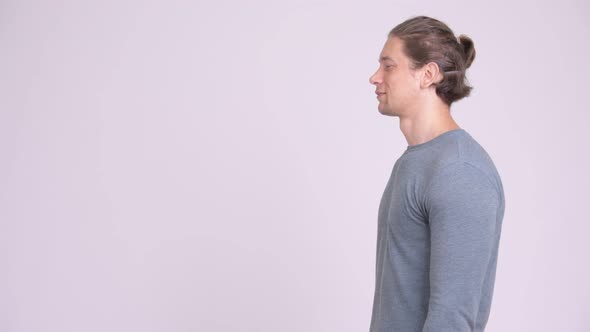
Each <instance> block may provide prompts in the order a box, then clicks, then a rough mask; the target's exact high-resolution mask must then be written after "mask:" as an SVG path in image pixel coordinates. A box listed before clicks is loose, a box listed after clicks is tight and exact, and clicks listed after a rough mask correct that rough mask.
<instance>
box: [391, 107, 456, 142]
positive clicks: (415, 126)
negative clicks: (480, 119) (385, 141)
mask: <svg viewBox="0 0 590 332" xmlns="http://www.w3.org/2000/svg"><path fill="white" fill-rule="evenodd" d="M436 99H438V100H436ZM436 99H435V100H433V101H431V102H427V103H424V104H423V105H420V106H421V107H418V108H417V109H414V110H412V112H408V113H409V115H407V116H404V117H400V129H401V131H402V133H403V134H404V136H405V137H406V141H407V142H408V145H410V146H412V145H416V144H421V143H424V142H427V141H430V140H431V139H433V138H435V137H437V136H438V135H440V134H442V133H444V132H447V131H449V130H453V129H458V128H460V127H459V125H458V124H457V123H456V122H455V120H454V119H453V117H452V116H451V112H450V108H449V107H448V106H447V105H446V104H445V103H444V102H442V100H440V99H439V98H436Z"/></svg>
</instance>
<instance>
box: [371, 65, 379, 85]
mask: <svg viewBox="0 0 590 332" xmlns="http://www.w3.org/2000/svg"><path fill="white" fill-rule="evenodd" d="M369 83H371V84H374V85H377V84H379V83H381V75H379V69H377V71H376V72H375V73H374V74H373V75H371V77H369Z"/></svg>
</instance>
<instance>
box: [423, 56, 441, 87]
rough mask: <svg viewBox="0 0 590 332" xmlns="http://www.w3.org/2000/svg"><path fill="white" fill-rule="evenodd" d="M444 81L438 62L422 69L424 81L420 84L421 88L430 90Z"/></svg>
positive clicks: (428, 64) (430, 63)
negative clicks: (429, 88)
mask: <svg viewBox="0 0 590 332" xmlns="http://www.w3.org/2000/svg"><path fill="white" fill-rule="evenodd" d="M442 80H443V75H442V73H441V72H440V68H439V67H438V65H437V64H436V62H429V63H427V64H425V65H424V67H422V80H421V82H420V87H421V88H428V87H430V86H431V85H433V84H436V83H439V82H440V81H442Z"/></svg>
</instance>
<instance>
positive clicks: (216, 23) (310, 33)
mask: <svg viewBox="0 0 590 332" xmlns="http://www.w3.org/2000/svg"><path fill="white" fill-rule="evenodd" d="M589 14H590V12H589V8H588V4H587V2H583V1H553V2H538V1H518V2H517V1H504V2H499V1H494V2H486V3H482V2H477V3H475V2H472V1H445V2H440V1H421V2H414V1H373V2H359V1H355V2H342V1H336V0H324V1H289V2H277V1H270V0H267V1H256V2H242V1H216V2H213V1H209V2H200V1H197V2H191V1H160V2H156V1H130V0H125V1H93V2H90V1H72V0H70V1H53V2H50V1H10V0H2V1H1V2H0V155H1V158H2V159H1V163H0V331H3V332H20V331H23V332H24V331H26V332H38V331H39V332H41V331H43V332H46V331H52V332H53V331H56V332H57V331H60V332H65V331H142V332H148V331H313V332H315V331H367V330H368V328H369V323H370V314H371V306H372V299H373V290H374V272H375V271H374V268H375V246H376V235H377V233H376V232H377V209H378V204H379V200H380V198H381V195H382V193H383V189H384V187H385V184H386V182H387V179H388V176H389V173H390V171H391V167H392V166H393V163H394V162H395V160H396V159H397V157H398V156H399V155H400V154H401V153H402V152H403V150H404V149H405V147H406V141H405V139H404V137H403V135H402V133H401V132H400V130H399V120H398V119H397V118H392V117H385V116H383V115H381V114H380V113H379V112H378V111H377V100H376V98H375V95H374V87H373V86H372V85H370V84H369V76H370V75H371V74H372V73H373V72H374V71H375V70H376V69H377V66H378V63H377V57H378V55H379V52H380V51H381V48H382V46H383V43H384V42H385V38H386V35H387V32H389V30H390V29H391V28H393V27H394V26H395V25H397V24H399V23H401V22H402V21H403V20H405V19H407V18H410V17H411V16H414V15H427V16H432V17H434V18H437V19H440V20H442V21H444V22H446V23H448V24H449V26H450V27H451V28H452V29H453V30H454V32H455V34H456V35H459V34H462V33H464V34H467V35H468V36H470V37H471V38H473V40H474V42H475V47H476V51H477V55H476V59H475V61H474V63H473V66H472V67H471V68H470V69H469V71H468V79H469V81H470V82H471V83H472V84H473V86H474V87H475V88H474V90H473V92H472V95H471V96H470V97H469V98H467V99H464V100H462V101H460V102H458V103H456V104H454V105H453V108H452V112H453V115H454V117H455V119H456V120H457V122H458V123H459V124H460V126H461V127H463V128H465V129H466V130H467V131H468V132H470V133H471V135H472V136H474V137H475V138H476V139H477V140H478V141H479V142H480V144H482V145H483V146H484V148H485V149H486V150H487V151H488V153H489V154H490V155H491V156H492V158H493V159H494V162H495V163H496V166H497V168H498V170H499V171H500V174H501V176H502V180H503V183H504V188H505V195H506V213H505V218H504V224H503V231H502V238H501V244H500V256H499V261H498V270H497V279H496V285H495V293H494V300H493V306H492V312H491V315H490V320H489V323H488V328H487V330H486V331H491V332H493V331H587V330H588V326H589V325H590V318H589V315H590V309H589V307H588V299H589V296H590V286H589V283H588V280H590V268H589V267H588V253H589V251H590V246H589V245H588V233H589V231H590V226H589V221H590V220H589V218H588V214H587V213H586V212H585V208H586V207H588V188H589V187H590V176H589V175H588V169H590V159H589V157H588V143H590V133H589V132H590V126H589V124H590V116H589V114H588V111H589V109H588V102H587V99H588V97H589V96H590V94H589V93H590V91H589V88H588V82H587V80H588V78H589V77H590V69H589V68H590V67H589V66H588V65H587V57H588V52H589V51H590V47H589V46H588V36H589V33H590V25H589V23H588V20H587V17H588V15H589Z"/></svg>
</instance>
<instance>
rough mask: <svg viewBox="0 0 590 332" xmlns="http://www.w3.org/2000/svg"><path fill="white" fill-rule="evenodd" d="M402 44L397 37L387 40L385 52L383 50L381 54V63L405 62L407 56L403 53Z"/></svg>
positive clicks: (384, 47)
mask: <svg viewBox="0 0 590 332" xmlns="http://www.w3.org/2000/svg"><path fill="white" fill-rule="evenodd" d="M402 43H403V42H402V40H401V39H399V38H397V37H390V38H387V41H386V42H385V45H384V46H383V50H381V54H380V55H379V62H382V61H388V60H389V61H393V62H403V61H404V59H405V56H404V54H403V52H402Z"/></svg>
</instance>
